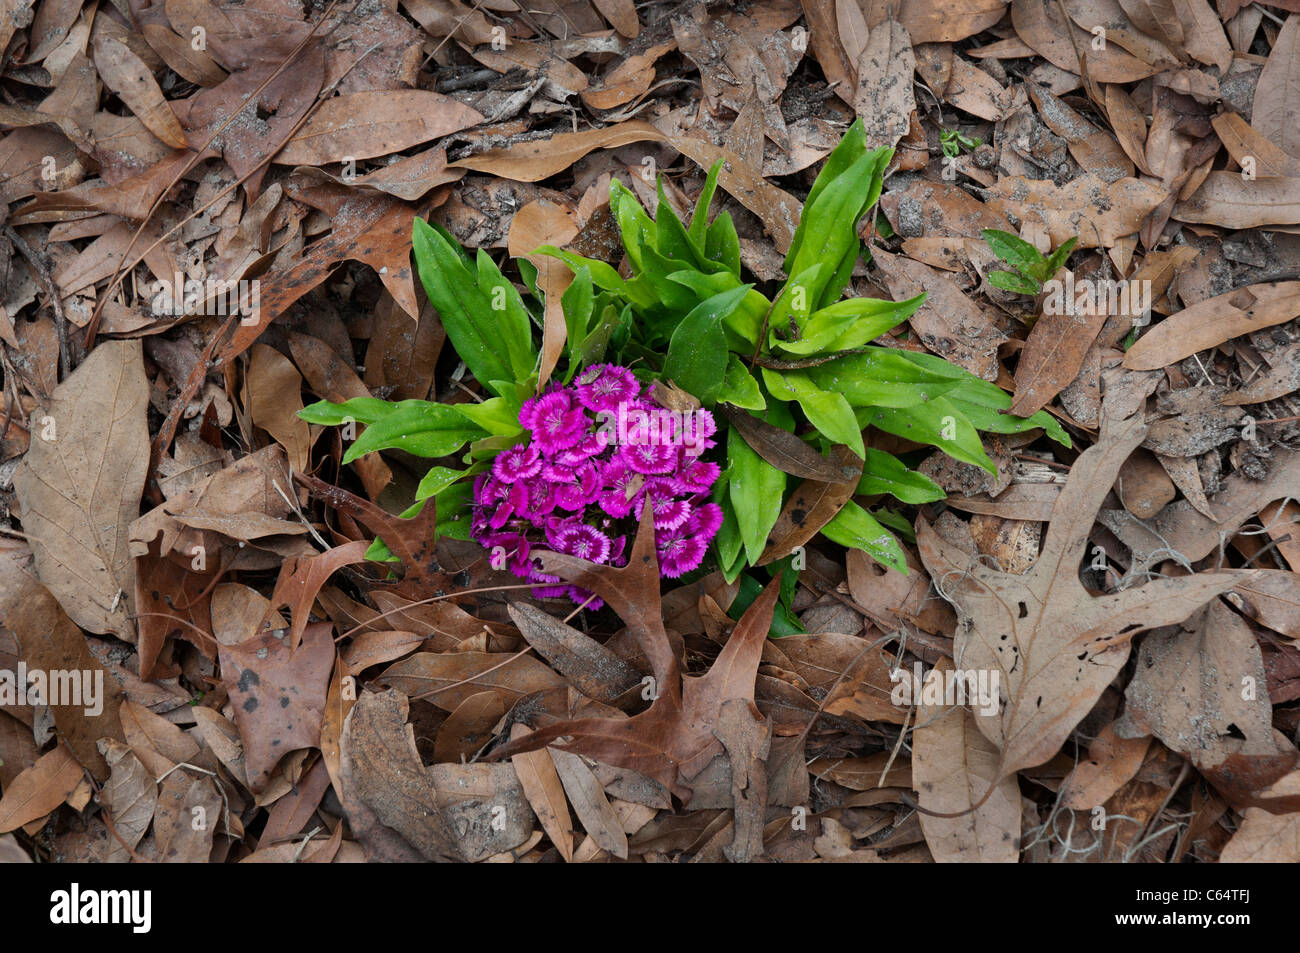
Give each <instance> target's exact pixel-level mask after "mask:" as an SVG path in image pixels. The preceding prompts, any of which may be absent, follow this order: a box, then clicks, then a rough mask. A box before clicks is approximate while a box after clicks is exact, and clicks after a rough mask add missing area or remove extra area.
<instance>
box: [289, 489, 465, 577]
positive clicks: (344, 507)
mask: <svg viewBox="0 0 1300 953" xmlns="http://www.w3.org/2000/svg"><path fill="white" fill-rule="evenodd" d="M293 476H294V479H296V480H297V481H298V482H299V483H301V484H303V486H305V487H307V489H308V490H309V491H311V494H312V495H313V496H315V497H316V498H317V499H319V500H321V501H322V502H323V503H325V505H326V506H328V507H330V508H331V509H334V510H337V511H339V512H341V513H346V514H347V515H348V516H351V517H352V518H353V519H355V520H357V521H358V522H360V523H361V524H362V525H364V526H365V527H366V528H367V529H369V530H370V531H371V532H373V533H374V534H375V535H376V536H378V537H379V538H380V539H382V540H383V541H384V544H385V545H386V546H387V547H388V550H389V552H391V553H392V554H393V555H394V556H396V557H397V558H398V559H400V560H401V561H402V568H403V570H404V572H405V576H404V577H403V579H402V582H400V583H398V584H397V585H396V586H394V587H393V591H395V592H399V593H403V594H406V595H410V594H412V593H419V594H425V593H424V591H425V590H430V591H434V590H443V589H447V588H449V585H448V583H449V578H448V576H447V574H446V573H444V572H443V571H442V570H441V568H440V567H439V565H438V558H437V556H436V555H435V552H434V543H435V541H436V536H437V534H436V532H435V528H436V526H437V520H438V515H437V507H436V506H435V505H434V501H433V500H426V501H425V504H424V506H423V507H422V508H421V510H420V512H419V513H418V514H417V515H416V516H414V517H412V518H410V519H403V518H402V517H400V516H395V515H394V514H392V513H389V512H388V511H387V510H385V509H382V508H381V507H378V506H376V505H375V504H374V503H371V502H370V501H369V500H363V499H362V498H361V497H359V496H357V495H355V494H353V493H349V492H348V491H347V490H344V489H343V488H341V487H337V486H331V485H330V484H328V483H326V482H325V481H323V480H318V479H317V478H316V477H313V476H310V475H308V474H305V473H294V475H293ZM321 582H322V584H323V583H324V580H321ZM417 598H418V596H417Z"/></svg>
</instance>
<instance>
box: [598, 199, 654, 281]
mask: <svg viewBox="0 0 1300 953" xmlns="http://www.w3.org/2000/svg"><path fill="white" fill-rule="evenodd" d="M609 210H610V211H611V212H613V213H614V220H615V221H616V222H618V227H619V230H620V231H621V232H622V233H623V248H624V250H625V251H626V252H627V257H628V260H629V261H630V262H631V263H632V268H633V270H634V271H635V272H637V273H640V272H641V270H642V259H641V252H642V250H643V249H645V248H647V247H650V246H652V245H653V244H654V238H655V235H656V232H657V231H658V230H657V229H656V227H655V223H654V222H652V221H651V220H650V216H649V215H647V214H646V213H645V209H643V208H642V207H641V203H640V202H638V201H637V200H636V196H635V195H633V194H632V193H631V192H630V191H629V190H628V188H627V186H625V185H624V184H623V183H622V182H620V181H619V180H618V179H610V180H609Z"/></svg>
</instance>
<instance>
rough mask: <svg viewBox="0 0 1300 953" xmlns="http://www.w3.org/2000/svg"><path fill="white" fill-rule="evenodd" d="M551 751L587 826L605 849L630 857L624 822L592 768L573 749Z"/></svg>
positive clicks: (584, 826) (570, 801) (598, 843)
mask: <svg viewBox="0 0 1300 953" xmlns="http://www.w3.org/2000/svg"><path fill="white" fill-rule="evenodd" d="M548 753H549V754H550V756H551V760H552V761H554V762H555V771H556V773H557V774H559V776H560V783H561V784H563V785H564V793H565V794H567V795H568V796H569V803H570V804H572V805H573V813H575V814H577V815H578V820H579V821H580V822H581V824H582V827H583V829H584V830H585V831H586V832H587V833H588V834H589V835H590V836H591V839H592V840H594V841H595V842H596V844H597V845H598V846H599V847H600V849H601V850H604V851H607V852H608V853H610V854H613V855H614V856H615V857H619V858H621V859H623V860H626V859H627V835H626V834H624V833H623V824H622V822H621V821H620V820H619V817H618V813H617V812H616V811H615V810H614V807H613V805H611V804H610V803H609V798H607V797H606V796H605V791H604V790H603V789H602V788H601V786H600V782H599V781H597V780H596V776H595V775H594V774H592V773H591V768H589V767H587V765H586V763H585V762H584V761H583V760H582V758H580V757H578V756H577V755H576V754H573V753H571V752H568V751H561V750H559V749H552V750H550V751H549V752H548Z"/></svg>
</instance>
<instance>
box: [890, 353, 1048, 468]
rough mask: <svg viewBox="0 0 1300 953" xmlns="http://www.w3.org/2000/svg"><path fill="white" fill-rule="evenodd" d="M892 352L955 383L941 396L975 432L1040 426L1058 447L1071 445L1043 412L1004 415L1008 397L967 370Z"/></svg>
mask: <svg viewBox="0 0 1300 953" xmlns="http://www.w3.org/2000/svg"><path fill="white" fill-rule="evenodd" d="M891 353H893V354H897V355H898V356H899V357H901V358H903V359H904V360H906V361H908V362H910V363H912V364H915V365H917V366H918V367H921V368H924V369H925V370H926V371H927V372H928V373H930V374H934V375H942V376H945V377H947V378H948V379H949V380H951V381H953V382H955V383H956V385H957V386H955V387H954V388H952V389H951V390H949V391H947V392H946V393H945V394H944V395H943V396H944V397H946V398H947V399H948V400H949V401H951V402H952V404H953V406H955V407H956V408H957V409H958V410H960V411H961V412H962V413H963V414H964V415H965V416H966V419H967V420H969V421H970V422H971V423H972V424H974V425H975V427H976V428H977V429H979V430H982V431H984V432H986V433H1000V434H1012V433H1023V432H1024V431H1026V430H1032V429H1034V428H1035V427H1041V428H1043V430H1044V432H1045V433H1046V434H1047V436H1049V437H1051V438H1052V439H1053V440H1055V441H1056V442H1057V443H1059V444H1060V445H1061V446H1063V447H1069V446H1071V443H1070V435H1069V434H1067V433H1066V432H1065V430H1064V429H1063V428H1062V427H1061V425H1060V424H1059V423H1057V421H1056V418H1055V417H1053V416H1052V415H1051V414H1049V413H1048V412H1047V411H1045V410H1040V411H1039V412H1038V413H1036V414H1034V415H1033V416H1032V417H1014V416H1012V415H1011V414H1007V413H1003V411H1005V410H1007V409H1008V408H1010V407H1011V395H1010V394H1008V393H1007V392H1006V391H1004V390H1003V389H1002V388H1001V387H998V386H997V385H996V384H994V383H992V382H991V381H986V380H982V379H981V378H978V377H976V376H975V375H974V374H972V373H970V371H967V370H965V369H964V368H960V367H957V366H955V365H953V364H949V363H948V362H947V361H945V360H944V359H943V358H941V357H938V356H936V355H934V354H923V353H921V352H919V351H904V350H901V349H900V350H896V351H891Z"/></svg>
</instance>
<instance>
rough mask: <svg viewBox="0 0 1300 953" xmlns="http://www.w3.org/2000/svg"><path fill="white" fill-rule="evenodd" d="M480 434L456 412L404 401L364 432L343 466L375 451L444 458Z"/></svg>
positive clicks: (474, 426)
mask: <svg viewBox="0 0 1300 953" xmlns="http://www.w3.org/2000/svg"><path fill="white" fill-rule="evenodd" d="M482 435H483V430H482V428H480V427H478V426H476V425H475V424H473V423H470V422H469V421H467V420H466V419H465V417H464V415H462V414H461V413H460V412H459V411H458V410H456V409H455V408H453V407H450V406H447V405H446V404H434V403H431V402H429V401H427V400H403V401H400V402H399V403H397V404H396V405H395V406H394V410H393V413H391V414H389V415H388V416H386V417H384V418H383V419H382V420H379V421H377V422H375V423H373V424H371V425H370V426H368V427H367V428H366V429H365V432H364V433H362V434H361V436H360V437H358V438H357V439H356V440H355V441H354V442H353V444H352V446H350V447H348V450H347V453H345V454H344V455H343V462H344V463H351V462H352V461H353V460H355V459H356V458H357V457H359V456H361V455H363V454H366V453H372V452H373V451H375V450H388V449H397V450H405V451H406V452H407V453H412V454H414V455H416V456H417V457H445V456H446V455H447V454H449V453H455V452H456V451H457V450H459V449H460V448H461V447H463V446H464V445H465V444H466V443H467V442H468V441H470V440H474V439H476V438H478V437H481V436H482Z"/></svg>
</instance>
